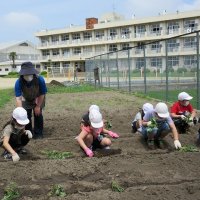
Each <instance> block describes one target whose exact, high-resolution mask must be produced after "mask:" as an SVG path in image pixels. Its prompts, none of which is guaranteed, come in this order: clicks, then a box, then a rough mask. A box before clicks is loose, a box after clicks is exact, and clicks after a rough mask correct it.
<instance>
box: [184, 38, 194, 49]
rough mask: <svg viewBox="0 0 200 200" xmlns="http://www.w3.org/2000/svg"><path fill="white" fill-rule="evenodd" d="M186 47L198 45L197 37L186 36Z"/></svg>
mask: <svg viewBox="0 0 200 200" xmlns="http://www.w3.org/2000/svg"><path fill="white" fill-rule="evenodd" d="M184 47H185V48H193V47H196V37H188V38H184Z"/></svg>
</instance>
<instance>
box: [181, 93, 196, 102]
mask: <svg viewBox="0 0 200 200" xmlns="http://www.w3.org/2000/svg"><path fill="white" fill-rule="evenodd" d="M192 98H193V97H191V96H190V95H189V94H188V93H186V92H181V93H179V95H178V100H179V101H183V100H187V101H189V100H191V99H192Z"/></svg>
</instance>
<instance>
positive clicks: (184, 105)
mask: <svg viewBox="0 0 200 200" xmlns="http://www.w3.org/2000/svg"><path fill="white" fill-rule="evenodd" d="M192 98H193V97H191V96H190V95H189V94H188V93H186V92H181V93H179V94H178V101H176V102H174V104H173V105H172V107H171V117H172V119H173V120H174V123H175V125H176V127H177V129H178V131H179V133H186V131H187V130H188V129H189V127H190V126H193V125H194V123H193V119H194V118H195V117H196V109H194V108H193V107H192V105H191V103H190V100H191V99H192ZM187 118H189V120H186V119H187Z"/></svg>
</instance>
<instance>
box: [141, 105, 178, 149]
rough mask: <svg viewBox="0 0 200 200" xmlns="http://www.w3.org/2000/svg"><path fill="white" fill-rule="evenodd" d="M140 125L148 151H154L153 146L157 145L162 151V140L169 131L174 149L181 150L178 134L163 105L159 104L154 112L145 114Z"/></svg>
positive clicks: (165, 106)
mask: <svg viewBox="0 0 200 200" xmlns="http://www.w3.org/2000/svg"><path fill="white" fill-rule="evenodd" d="M142 125H143V126H142V135H143V137H144V138H145V139H146V140H147V145H148V147H149V149H155V144H158V146H159V148H161V149H163V148H164V144H163V138H164V137H165V136H166V135H168V133H169V132H170V131H172V134H173V138H174V146H175V148H176V149H179V148H181V143H180V142H179V138H178V132H177V130H176V127H175V125H174V122H173V120H172V119H171V117H170V114H169V112H168V107H167V105H166V104H165V103H162V102H159V103H157V104H156V106H155V109H154V110H150V111H149V112H147V113H146V114H145V115H144V117H143V122H142Z"/></svg>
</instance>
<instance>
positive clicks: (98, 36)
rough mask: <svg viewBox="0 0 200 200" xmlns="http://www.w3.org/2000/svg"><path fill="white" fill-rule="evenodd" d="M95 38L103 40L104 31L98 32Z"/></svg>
mask: <svg viewBox="0 0 200 200" xmlns="http://www.w3.org/2000/svg"><path fill="white" fill-rule="evenodd" d="M95 37H96V38H98V39H102V38H103V37H104V31H97V32H96V33H95Z"/></svg>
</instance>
